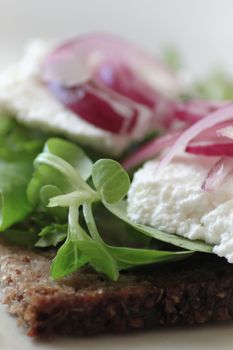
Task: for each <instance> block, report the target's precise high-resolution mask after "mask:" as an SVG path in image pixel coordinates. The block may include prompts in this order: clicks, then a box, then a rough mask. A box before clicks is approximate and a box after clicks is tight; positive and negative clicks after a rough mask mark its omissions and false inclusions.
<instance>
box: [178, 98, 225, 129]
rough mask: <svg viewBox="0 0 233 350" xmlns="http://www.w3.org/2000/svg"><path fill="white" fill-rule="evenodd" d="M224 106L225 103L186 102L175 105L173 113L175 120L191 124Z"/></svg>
mask: <svg viewBox="0 0 233 350" xmlns="http://www.w3.org/2000/svg"><path fill="white" fill-rule="evenodd" d="M225 104H226V102H225V101H216V102H215V101H204V100H192V101H186V102H181V103H177V104H176V105H175V111H174V113H175V117H176V118H177V119H179V120H182V121H184V122H187V123H190V124H193V123H196V122H197V121H199V120H200V119H201V118H203V117H205V116H206V115H207V114H209V113H211V112H214V111H216V110H217V109H219V108H221V107H223V106H224V105H225Z"/></svg>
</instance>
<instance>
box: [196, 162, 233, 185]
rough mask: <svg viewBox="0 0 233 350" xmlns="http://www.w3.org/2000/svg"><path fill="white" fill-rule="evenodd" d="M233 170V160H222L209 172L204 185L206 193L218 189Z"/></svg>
mask: <svg viewBox="0 0 233 350" xmlns="http://www.w3.org/2000/svg"><path fill="white" fill-rule="evenodd" d="M232 169H233V159H232V158H228V157H222V158H220V159H219V160H218V161H217V162H216V163H215V164H214V166H213V167H212V168H211V169H210V171H209V172H208V175H207V177H206V179H205V181H204V182H203V184H202V189H203V190H204V191H212V190H214V189H218V188H219V186H220V185H221V184H222V182H223V180H224V179H225V178H226V177H227V175H229V173H230V172H231V171H232Z"/></svg>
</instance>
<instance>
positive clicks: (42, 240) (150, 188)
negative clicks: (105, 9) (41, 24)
mask: <svg viewBox="0 0 233 350" xmlns="http://www.w3.org/2000/svg"><path fill="white" fill-rule="evenodd" d="M183 93H184V91H183V90H182V81H180V78H179V76H178V75H176V73H174V72H172V71H170V69H169V68H167V67H166V66H164V65H163V64H162V63H160V62H159V61H157V60H155V59H154V58H153V57H152V56H150V55H148V54H146V53H144V52H143V51H142V50H141V49H139V48H137V47H135V46H134V45H132V44H131V43H128V42H127V41H125V40H123V39H120V38H117V37H115V36H111V35H106V34H92V35H85V36H82V37H79V38H75V39H72V40H68V41H66V42H64V43H62V44H58V45H57V44H56V45H53V44H51V43H47V42H44V41H37V42H35V43H33V44H32V45H31V46H30V47H29V49H28V51H27V53H26V55H25V57H24V59H23V60H22V61H20V62H19V63H17V64H15V65H12V66H10V67H9V68H8V69H6V70H5V71H4V72H2V73H1V74H0V231H1V245H0V265H1V269H0V274H1V277H0V278H1V280H0V285H1V293H2V302H3V303H5V304H8V305H9V311H10V312H11V313H12V314H14V315H16V316H17V317H18V319H19V321H20V323H21V324H23V325H24V326H25V327H26V328H27V330H28V334H29V335H31V336H44V335H51V334H73V335H74V334H77V335H78V334H79V335H86V334H94V333H100V332H122V331H127V330H135V329H146V328H147V329H148V328H152V327H156V326H158V325H173V324H194V323H204V322H207V321H212V320H228V319H231V318H232V317H233V264H232V263H233V199H232V195H233V185H232V178H231V173H232V170H233V161H232V156H233V142H232V139H233V103H231V102H229V101H206V100H201V99H198V100H197V99H191V98H189V100H182V97H181V95H182V94H183ZM189 95H190V96H191V94H189ZM186 98H187V96H186Z"/></svg>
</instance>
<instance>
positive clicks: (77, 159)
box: [44, 138, 92, 180]
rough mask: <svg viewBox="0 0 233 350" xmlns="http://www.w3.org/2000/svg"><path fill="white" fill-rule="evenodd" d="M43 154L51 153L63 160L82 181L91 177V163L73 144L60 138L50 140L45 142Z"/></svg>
mask: <svg viewBox="0 0 233 350" xmlns="http://www.w3.org/2000/svg"><path fill="white" fill-rule="evenodd" d="M44 152H49V153H52V154H54V155H56V156H58V157H60V158H62V159H64V160H65V161H66V162H67V163H69V164H70V165H72V167H74V168H75V169H76V170H77V171H78V172H79V174H80V176H81V177H82V178H83V180H87V179H88V178H89V177H90V176H91V172H92V161H91V160H90V158H88V156H87V155H86V154H85V153H84V151H83V150H82V149H81V148H79V147H78V146H76V145H75V144H74V143H72V142H69V141H65V140H63V139H60V138H51V139H49V140H48V141H47V142H46V145H45V148H44Z"/></svg>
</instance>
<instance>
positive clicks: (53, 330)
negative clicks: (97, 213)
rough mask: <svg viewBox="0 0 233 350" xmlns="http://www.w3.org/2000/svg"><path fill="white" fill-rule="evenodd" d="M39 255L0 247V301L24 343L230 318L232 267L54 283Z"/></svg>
mask: <svg viewBox="0 0 233 350" xmlns="http://www.w3.org/2000/svg"><path fill="white" fill-rule="evenodd" d="M50 263H51V256H50V253H49V254H47V256H44V255H43V256H42V255H41V254H38V253H34V252H30V251H27V250H23V249H21V248H17V247H6V246H4V245H0V265H1V272H0V274H1V276H0V277H1V290H2V301H3V303H5V304H7V305H8V306H9V311H10V313H11V314H13V315H16V316H17V317H18V320H19V323H20V324H23V325H24V326H25V327H26V329H27V332H28V335H30V336H51V335H57V334H59V335H89V334H97V333H104V332H105V333H106V332H108V333H109V332H111V333H113V332H114V333H115V332H125V331H129V330H139V329H151V328H155V327H158V326H168V325H175V324H188V325H192V324H198V323H199V324H200V323H205V322H209V321H226V320H230V319H232V316H233V264H228V263H227V262H226V261H225V259H221V258H218V257H217V256H214V255H209V254H200V255H198V254H196V255H195V256H194V257H193V258H190V259H187V260H183V261H180V262H176V263H174V262H173V263H169V264H164V265H154V266H151V267H150V268H149V269H148V268H147V269H145V268H144V269H138V270H134V271H130V272H129V271H128V272H126V273H122V274H121V276H120V279H119V281H117V282H112V281H109V280H108V279H107V278H105V277H104V276H102V275H100V274H97V273H95V272H94V271H93V270H91V269H90V268H84V269H82V270H80V271H79V272H77V273H75V274H73V275H72V276H69V277H67V278H65V279H63V280H60V281H57V282H55V281H52V280H51V279H50V277H49V268H50Z"/></svg>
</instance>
